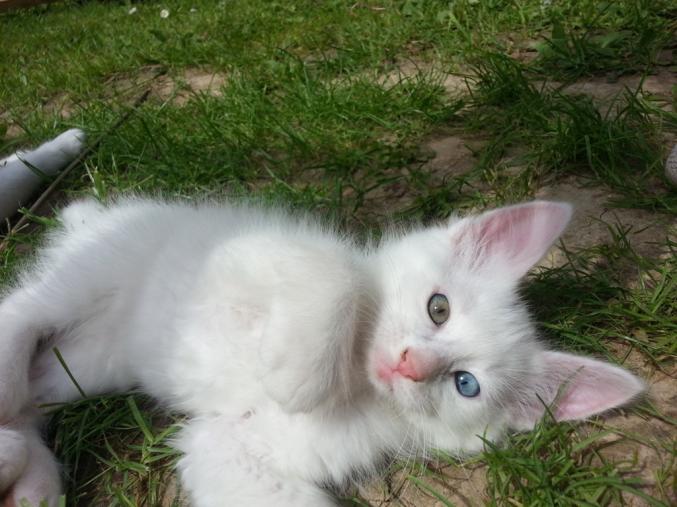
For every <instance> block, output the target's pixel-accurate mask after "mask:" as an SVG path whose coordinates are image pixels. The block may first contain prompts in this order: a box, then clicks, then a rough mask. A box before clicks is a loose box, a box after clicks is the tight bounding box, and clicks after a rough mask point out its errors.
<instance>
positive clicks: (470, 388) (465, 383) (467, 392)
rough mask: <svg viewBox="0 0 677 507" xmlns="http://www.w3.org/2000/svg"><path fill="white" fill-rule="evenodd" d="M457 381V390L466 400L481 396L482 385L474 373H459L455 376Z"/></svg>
mask: <svg viewBox="0 0 677 507" xmlns="http://www.w3.org/2000/svg"><path fill="white" fill-rule="evenodd" d="M454 377H455V379H456V389H458V392H459V393H461V395H462V396H465V397H466V398H473V397H475V396H477V395H478V394H480V383H479V382H478V381H477V379H476V378H475V376H474V375H473V374H472V373H468V372H467V371H457V372H456V373H455V374H454Z"/></svg>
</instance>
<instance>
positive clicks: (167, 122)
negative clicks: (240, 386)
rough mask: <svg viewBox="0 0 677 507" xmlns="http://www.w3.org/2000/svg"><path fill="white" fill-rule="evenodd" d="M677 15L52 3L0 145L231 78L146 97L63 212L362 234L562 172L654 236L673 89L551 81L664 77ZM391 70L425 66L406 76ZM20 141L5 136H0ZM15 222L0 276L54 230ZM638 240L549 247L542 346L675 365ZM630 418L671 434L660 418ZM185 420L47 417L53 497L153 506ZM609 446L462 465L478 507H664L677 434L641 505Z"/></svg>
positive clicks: (570, 436) (8, 47)
mask: <svg viewBox="0 0 677 507" xmlns="http://www.w3.org/2000/svg"><path fill="white" fill-rule="evenodd" d="M132 6H135V7H136V8H137V12H136V13H135V14H129V13H128V12H129V9H130V8H131V7H132ZM163 8H166V9H168V10H169V11H170V16H169V17H168V18H167V19H162V18H161V17H160V10H161V9H163ZM191 9H194V10H191ZM676 13H677V11H676V10H675V7H674V6H673V5H671V3H670V2H668V1H648V0H620V1H617V2H606V3H604V2H598V1H594V0H584V1H581V0H563V1H558V2H552V3H551V5H550V6H549V7H544V5H543V2H541V1H540V0H539V1H536V0H529V1H525V2H514V1H511V0H481V1H479V2H477V1H471V0H459V1H455V2H448V1H428V0H408V1H407V0H403V1H393V0H383V1H380V2H376V1H366V2H357V3H355V2H344V1H339V0H331V1H324V2H316V1H310V0H308V1H303V2H276V1H272V2H268V1H264V0H233V1H225V2H223V1H221V2H218V1H209V0H196V1H194V2H190V3H186V2H182V1H179V0H169V1H166V2H155V1H150V2H143V3H138V4H133V3H129V2H112V3H111V2H97V1H84V2H57V3H53V4H50V5H47V6H42V7H38V8H34V9H29V10H25V11H19V12H16V13H10V14H3V15H0V47H2V57H0V153H5V152H10V151H12V150H13V149H16V148H17V147H20V146H23V145H26V144H31V143H37V142H40V141H42V140H44V139H46V138H49V137H52V136H54V135H55V134H56V133H57V132H59V131H60V130H62V129H65V128H67V127H71V126H78V127H82V128H84V129H85V130H86V131H87V132H88V133H89V135H90V139H95V138H96V137H98V136H99V135H102V134H105V133H106V132H107V131H108V129H109V128H110V125H111V124H113V123H114V122H115V121H116V119H117V118H118V117H119V116H120V114H121V113H122V112H124V111H126V110H128V108H129V107H130V104H131V102H133V100H134V98H135V97H137V96H139V95H140V94H141V93H142V92H143V91H144V89H145V88H146V87H148V86H152V84H151V83H150V82H149V81H146V82H143V83H135V81H137V80H138V79H137V78H140V77H143V76H146V77H149V76H152V75H153V74H156V73H162V74H164V75H165V76H167V77H169V78H172V79H173V80H174V81H175V82H176V83H180V82H181V81H182V80H183V78H184V76H185V70H186V69H193V70H194V69H202V70H205V71H210V72H218V73H220V74H221V75H222V76H224V77H225V85H224V87H223V89H222V90H220V94H219V96H214V95H212V94H209V93H203V94H197V95H195V96H192V97H191V99H190V100H189V101H188V102H187V103H186V104H185V105H181V106H179V105H177V104H176V103H174V102H172V100H171V97H169V98H167V97H165V98H164V99H163V98H159V97H157V96H156V95H155V96H151V98H150V99H149V100H148V101H147V102H146V103H145V104H143V105H142V106H141V107H140V108H139V110H138V111H136V112H135V113H134V114H133V115H132V116H131V118H130V119H129V120H128V121H127V122H125V123H124V124H123V125H122V126H121V127H120V128H119V129H117V130H116V131H114V132H111V133H108V134H106V135H104V137H103V139H102V143H101V145H100V147H99V149H98V150H97V151H96V152H95V153H93V154H92V156H90V157H89V158H88V159H87V161H86V164H85V168H84V169H83V170H79V171H75V172H74V173H73V174H71V176H69V177H68V178H67V179H66V181H64V183H63V185H62V186H61V190H62V191H63V193H64V194H65V195H64V196H63V198H64V199H68V198H72V197H77V196H79V195H83V194H87V195H91V194H94V195H97V196H98V197H100V198H102V199H106V198H107V197H109V196H111V195H114V194H117V193H126V192H141V193H150V194H162V195H168V196H181V197H183V198H187V199H191V198H195V197H202V196H205V195H207V196H221V195H255V196H257V197H258V198H264V199H270V200H280V201H284V202H288V203H292V205H294V206H297V207H301V208H304V209H310V210H315V211H316V212H318V213H320V214H324V215H330V216H332V217H333V218H335V219H336V220H338V221H340V222H341V224H342V225H343V226H344V227H346V228H348V229H351V230H353V231H355V232H357V233H358V234H365V235H367V234H371V233H373V232H374V231H377V230H378V227H379V226H380V225H381V224H383V223H388V222H392V221H408V220H412V219H415V220H422V221H430V220H435V219H440V218H444V217H446V216H448V215H449V214H450V213H452V212H457V211H459V210H468V209H476V208H485V207H490V206H493V205H498V204H503V203H509V202H516V201H519V200H524V199H529V198H532V197H533V196H534V195H535V193H536V191H537V190H538V189H539V188H541V187H543V186H544V185H556V184H557V183H558V182H561V181H562V180H566V181H569V180H570V178H575V179H576V181H579V182H582V183H586V184H588V185H598V186H602V187H603V188H606V189H609V190H610V191H612V192H613V196H612V197H611V198H610V202H609V203H607V205H608V206H610V207H624V208H630V209H642V210H646V211H648V212H650V213H652V214H653V216H655V217H657V218H661V219H664V220H668V219H670V218H671V217H673V216H674V214H675V212H676V211H677V193H676V192H675V189H674V187H670V186H669V184H668V183H667V182H666V180H665V179H664V177H663V173H662V171H663V165H662V162H663V157H664V155H665V148H666V146H665V142H664V137H665V136H666V135H668V136H669V135H675V133H677V120H676V116H675V113H674V104H675V101H676V100H677V97H676V96H675V93H674V90H673V92H672V96H671V97H662V98H657V97H654V96H651V95H649V94H648V93H645V91H644V89H643V87H642V86H639V87H638V88H633V89H628V90H625V91H622V92H621V93H619V95H618V96H617V97H616V98H615V100H614V101H613V102H612V103H610V104H606V105H604V106H600V105H599V104H598V103H596V102H594V101H592V100H591V99H590V98H589V97H586V96H582V95H574V94H571V93H569V92H568V91H567V90H566V87H565V86H564V85H563V84H562V83H565V84H568V83H570V82H571V81H574V80H576V79H580V78H586V79H587V78H590V77H595V78H597V79H599V78H600V77H603V78H606V79H607V80H609V81H613V80H616V79H618V78H619V77H620V76H622V75H624V74H634V75H641V76H645V77H648V76H650V75H651V74H653V73H655V72H658V71H660V70H661V69H663V68H667V69H670V68H671V67H670V65H672V66H674V65H675V62H674V60H673V61H672V62H666V61H665V50H666V49H669V48H674V43H675V42H674V41H675V36H674V30H675V22H674V19H675V14H676ZM529 56H532V57H533V58H530V57H529ZM407 64H410V66H412V65H411V64H413V66H417V67H418V68H419V70H420V72H419V73H417V74H415V75H413V76H408V75H406V73H405V74H403V77H404V78H403V79H401V80H400V81H398V80H397V79H395V78H394V76H397V75H398V71H399V70H400V69H401V68H402V67H403V66H406V65H407ZM449 73H456V74H459V75H464V76H467V81H468V86H469V88H468V90H467V92H466V93H458V94H449V93H448V92H447V91H446V90H445V88H444V80H445V78H446V77H447V75H448V74H449ZM115 83H117V84H115ZM120 83H127V85H126V88H128V89H127V90H126V91H125V92H124V93H123V92H121V90H120V89H119V88H120V87H119V84H120ZM60 103H65V104H66V105H67V106H68V109H69V113H70V115H69V116H68V117H67V118H65V117H62V115H61V114H60V113H61V111H60V110H59V107H58V105H59V104H60ZM666 103H667V104H672V105H673V110H672V111H668V110H665V109H664V108H663V106H665V104H666ZM16 125H19V126H21V127H22V129H23V131H22V132H21V133H20V134H19V135H18V137H11V138H9V137H4V135H5V133H6V132H8V131H9V130H8V129H10V127H11V128H12V129H13V128H15V126H16ZM444 135H456V136H460V137H461V138H463V139H468V140H469V141H470V140H472V141H473V143H472V144H473V150H474V157H473V160H472V162H473V167H472V169H471V170H470V171H469V172H467V173H465V174H456V173H454V172H453V171H451V172H449V173H448V174H446V173H445V174H440V171H438V170H433V169H431V166H430V165H429V164H428V162H429V158H430V156H431V155H430V153H429V150H427V149H426V148H425V144H426V142H427V141H428V140H430V139H432V138H436V137H439V136H444ZM31 223H32V225H33V228H30V229H26V230H24V231H21V232H20V233H18V234H16V235H13V236H12V237H10V238H7V239H8V243H7V245H8V247H7V248H6V249H5V250H4V251H3V252H2V253H0V284H9V283H10V282H11V281H12V279H13V277H14V276H15V275H16V273H17V271H18V270H19V269H20V268H21V265H22V263H24V262H26V261H27V259H29V257H30V255H29V253H30V251H31V250H33V249H34V248H35V247H36V245H37V244H39V241H40V232H41V231H42V230H43V229H45V228H49V227H51V225H52V223H51V221H50V220H49V219H48V218H44V217H41V216H34V217H32V220H31ZM634 232H635V231H632V230H628V228H627V227H626V226H625V225H623V224H620V225H617V224H614V223H612V222H611V223H609V235H608V238H607V240H606V241H605V242H604V243H603V244H601V245H593V246H590V247H586V248H571V249H570V248H565V252H566V254H567V260H566V262H565V263H564V264H563V265H561V266H559V267H553V268H548V269H541V270H538V271H536V272H535V273H534V274H533V275H532V276H531V277H530V278H529V280H528V281H527V283H526V285H525V296H526V299H527V301H528V303H529V304H530V306H531V307H532V309H533V311H534V313H535V315H536V317H537V319H538V321H539V324H540V326H541V328H542V329H543V332H544V335H545V337H546V339H548V340H549V341H551V342H552V343H553V344H556V345H557V346H559V347H562V348H566V349H570V350H574V351H580V352H582V353H592V354H596V355H602V356H606V357H607V358H609V359H610V360H612V361H618V362H622V361H623V360H624V359H625V356H624V353H623V354H620V355H619V350H621V351H627V350H633V351H636V352H638V353H640V354H641V356H642V357H644V358H646V360H648V361H649V362H650V363H651V364H652V365H653V367H654V368H656V369H660V370H665V371H669V370H670V369H671V368H672V367H673V366H674V360H675V357H676V356H677V350H676V349H675V347H676V345H675V343H677V340H676V339H675V338H676V337H677V327H676V326H675V322H676V321H677V308H676V304H675V301H677V291H676V285H675V275H676V266H675V262H674V258H675V257H674V250H675V246H676V245H675V243H674V239H671V238H660V240H659V243H660V245H658V246H656V247H655V248H654V251H658V250H662V251H663V252H664V253H666V255H664V256H662V257H657V256H655V255H654V256H652V255H646V254H645V255H641V254H639V253H638V251H637V249H636V248H635V247H634V246H633V240H632V238H633V233H634ZM565 247H566V245H565ZM667 254H671V256H670V255H667ZM629 280H632V281H633V283H629V282H628V281H629ZM636 413H637V414H641V416H642V417H645V418H647V420H659V421H662V422H664V423H665V424H668V426H669V427H670V428H671V431H672V432H673V433H672V434H673V435H674V431H675V430H674V428H675V421H673V420H671V419H670V416H669V414H666V413H664V411H663V410H662V409H660V408H658V407H656V406H653V405H651V404H644V405H641V406H640V407H639V408H638V409H637V411H636ZM179 422H180V416H167V415H166V414H163V413H162V411H161V410H159V409H157V408H156V407H154V406H153V405H152V404H151V403H150V402H149V401H148V400H145V399H143V398H137V397H130V396H127V395H122V396H104V397H97V398H92V399H89V398H85V399H83V400H82V401H79V402H77V403H74V404H71V405H69V406H66V407H61V408H58V409H56V412H55V416H54V419H53V420H52V424H51V425H50V435H51V439H52V441H53V442H54V447H55V449H56V451H57V453H58V455H59V458H60V459H61V460H62V461H63V462H64V463H65V465H66V467H65V470H66V473H67V504H68V505H89V504H106V505H123V506H129V505H156V504H157V503H158V502H159V500H158V499H159V498H160V497H162V496H163V490H164V488H165V485H166V484H167V482H168V481H169V479H168V477H169V473H170V470H171V465H172V463H173V462H174V460H175V459H176V458H177V456H176V454H175V452H174V451H172V450H171V448H170V447H169V440H170V439H171V436H172V435H173V433H174V432H175V431H176V429H177V427H178V426H177V424H178V423H179ZM588 429H590V428H588ZM607 431H610V430H609V429H606V428H605V427H604V425H603V423H601V422H599V423H596V425H595V426H593V427H592V429H590V431H589V432H587V433H585V432H583V431H582V430H581V431H579V430H578V429H576V428H575V427H573V426H570V425H564V424H562V425H557V424H553V423H551V422H548V421H547V420H546V421H544V422H543V424H542V425H540V426H539V427H538V428H537V430H536V431H534V432H532V433H529V434H525V435H517V436H514V437H513V438H512V439H511V442H510V445H508V446H505V447H500V448H498V447H493V446H488V447H487V450H486V451H485V453H484V454H483V455H482V456H480V457H478V458H474V460H473V462H472V463H473V466H480V467H484V468H485V469H486V473H487V478H488V487H487V491H486V495H487V498H489V499H490V503H491V504H492V505H494V504H495V505H546V504H553V505H619V504H622V503H623V502H626V498H627V496H628V495H630V496H635V497H636V498H639V499H640V500H641V501H643V502H645V503H647V504H649V505H667V504H668V503H669V494H670V493H669V483H670V481H671V480H673V479H674V475H673V470H672V468H671V467H672V466H673V465H674V456H675V448H674V438H673V439H672V446H670V444H669V443H666V444H665V447H666V449H662V451H661V452H662V453H663V454H662V455H663V456H672V461H670V460H669V459H668V460H667V461H664V462H663V463H662V464H661V465H660V466H657V467H656V468H655V470H653V473H654V475H655V476H656V477H657V478H658V483H659V486H657V487H656V488H655V489H654V490H652V491H653V492H647V491H648V490H646V489H642V488H641V484H640V483H639V482H638V479H637V477H638V470H637V466H638V465H637V463H635V462H634V461H633V458H632V457H628V459H627V460H622V461H608V460H606V458H605V454H604V448H605V445H606V444H604V441H603V440H602V437H603V436H605V432H607ZM644 437H648V436H647V435H644ZM627 438H629V439H632V438H635V437H630V436H628V437H627ZM640 440H641V438H640ZM439 461H440V462H441V463H442V464H444V465H445V466H447V467H458V466H460V465H459V462H458V460H457V459H455V458H450V457H444V456H442V457H440V458H439ZM409 466H411V467H412V468H411V470H410V471H408V472H407V473H406V474H405V477H406V482H407V483H408V484H409V487H414V488H418V489H420V490H421V491H422V492H424V493H425V494H427V495H431V496H432V497H434V498H436V499H437V500H438V501H440V502H441V503H442V504H444V505H453V504H454V502H452V500H450V499H449V498H446V497H445V496H444V495H445V493H444V491H447V490H446V489H445V488H444V487H443V486H444V485H445V484H446V482H445V481H447V482H448V479H446V478H445V477H446V476H445V474H444V472H443V471H441V470H439V469H437V468H435V467H432V466H426V465H424V464H420V463H419V464H413V465H412V464H409ZM465 466H467V464H466V465H465ZM399 468H400V471H401V468H402V465H401V464H400V465H399ZM407 470H408V469H407ZM666 485H667V486H666ZM648 494H651V495H654V497H653V498H648V497H646V495H648ZM622 495H624V496H622ZM171 496H174V495H171ZM352 502H353V503H354V504H357V505H364V504H365V503H364V500H361V499H358V498H355V499H353V500H352Z"/></svg>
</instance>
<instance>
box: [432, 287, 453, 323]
mask: <svg viewBox="0 0 677 507" xmlns="http://www.w3.org/2000/svg"><path fill="white" fill-rule="evenodd" d="M449 312H450V310H449V300H448V299H447V296H445V295H444V294H433V295H432V296H431V298H430V299H429V300H428V315H430V319H431V320H432V321H433V322H434V323H435V324H436V325H438V326H441V325H442V324H444V323H445V322H446V321H447V319H448V318H449Z"/></svg>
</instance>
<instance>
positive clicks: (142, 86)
mask: <svg viewBox="0 0 677 507" xmlns="http://www.w3.org/2000/svg"><path fill="white" fill-rule="evenodd" d="M226 81H227V77H226V75H225V74H222V73H219V72H215V71H213V70H210V69H203V68H198V67H188V68H186V69H183V70H182V71H180V72H179V73H178V74H175V75H170V74H168V73H166V72H165V71H164V70H163V69H162V68H161V67H159V66H149V67H144V68H142V69H141V70H140V71H138V72H136V73H134V74H133V75H129V74H120V75H115V76H111V77H110V78H109V79H108V80H107V81H106V84H107V86H108V88H109V90H110V93H111V95H112V96H113V97H116V98H119V99H122V100H123V101H124V102H127V101H129V99H130V98H135V97H136V95H138V94H139V93H140V92H141V91H143V90H147V89H149V90H150V92H151V98H154V99H156V100H159V101H162V102H170V103H172V104H174V105H176V106H184V105H185V104H186V103H187V102H188V101H189V100H190V99H191V98H192V97H194V96H196V95H199V94H206V95H211V96H215V97H218V96H220V95H221V93H222V91H221V90H222V88H223V86H224V85H225V84H226Z"/></svg>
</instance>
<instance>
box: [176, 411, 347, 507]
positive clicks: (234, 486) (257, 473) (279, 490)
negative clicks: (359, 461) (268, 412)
mask: <svg viewBox="0 0 677 507" xmlns="http://www.w3.org/2000/svg"><path fill="white" fill-rule="evenodd" d="M249 417H252V415H251V414H250V413H246V414H243V415H242V416H239V417H238V416H223V415H222V416H216V417H210V418H199V419H194V420H192V421H190V422H189V423H188V425H187V426H186V427H185V428H184V429H183V431H182V433H181V435H180V437H179V441H178V442H177V447H178V448H179V449H180V450H181V451H183V452H184V457H183V458H181V460H180V461H179V463H178V469H179V473H180V475H181V480H182V483H183V485H184V486H185V488H186V489H187V490H188V492H189V493H190V497H191V500H192V504H193V505H194V506H195V507H221V506H223V505H231V506H233V507H237V506H247V507H269V506H272V505H274V506H276V507H333V506H335V505H336V503H335V502H334V501H333V500H332V499H331V498H330V497H329V496H328V495H327V494H326V493H325V492H324V491H323V490H322V489H321V488H319V487H318V486H317V485H315V484H314V483H312V482H309V481H306V480H303V479H302V478H300V477H295V476H290V475H289V473H286V474H285V473H284V472H283V471H278V470H276V469H275V464H274V463H272V459H271V456H272V455H274V454H275V453H274V451H273V450H272V449H271V448H270V445H271V444H270V442H275V438H274V437H272V438H268V437H270V436H264V435H257V434H256V433H255V432H253V431H252V430H251V428H250V427H249V425H248V418H249ZM286 444H288V442H286Z"/></svg>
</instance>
